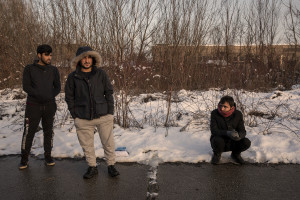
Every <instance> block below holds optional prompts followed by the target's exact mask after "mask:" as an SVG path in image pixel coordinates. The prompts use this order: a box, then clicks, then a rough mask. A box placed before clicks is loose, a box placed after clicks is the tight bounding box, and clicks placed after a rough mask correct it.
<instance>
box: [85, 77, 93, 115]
mask: <svg viewBox="0 0 300 200" xmlns="http://www.w3.org/2000/svg"><path fill="white" fill-rule="evenodd" d="M85 80H86V81H87V84H88V88H89V95H90V112H91V113H90V119H91V120H93V119H94V107H93V99H92V92H91V91H92V90H91V84H90V80H89V79H85Z"/></svg>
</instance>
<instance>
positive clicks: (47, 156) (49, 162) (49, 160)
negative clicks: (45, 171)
mask: <svg viewBox="0 0 300 200" xmlns="http://www.w3.org/2000/svg"><path fill="white" fill-rule="evenodd" d="M44 156H45V164H46V165H48V166H53V165H55V162H54V160H53V158H52V157H51V153H47V152H45V153H44Z"/></svg>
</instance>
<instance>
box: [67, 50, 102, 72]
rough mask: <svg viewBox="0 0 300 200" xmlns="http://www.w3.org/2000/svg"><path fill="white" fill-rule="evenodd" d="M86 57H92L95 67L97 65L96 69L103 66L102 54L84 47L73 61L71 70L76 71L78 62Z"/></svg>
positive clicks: (78, 51)
mask: <svg viewBox="0 0 300 200" xmlns="http://www.w3.org/2000/svg"><path fill="white" fill-rule="evenodd" d="M85 56H92V58H93V65H95V66H96V67H100V66H101V61H102V59H101V56H100V54H99V53H98V52H97V51H94V50H93V49H92V48H91V47H88V46H84V47H79V48H78V50H77V52H76V56H75V57H74V58H73V59H72V61H71V69H73V70H75V69H76V67H77V65H78V62H79V61H80V60H81V59H82V58H84V57H85Z"/></svg>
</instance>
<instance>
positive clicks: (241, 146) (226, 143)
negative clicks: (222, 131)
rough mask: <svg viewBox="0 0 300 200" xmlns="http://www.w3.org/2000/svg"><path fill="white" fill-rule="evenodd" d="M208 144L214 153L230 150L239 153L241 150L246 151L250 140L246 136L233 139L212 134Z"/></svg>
mask: <svg viewBox="0 0 300 200" xmlns="http://www.w3.org/2000/svg"><path fill="white" fill-rule="evenodd" d="M210 144H211V147H212V149H213V151H214V153H222V152H226V151H232V153H235V154H239V153H241V152H242V151H246V150H247V149H248V148H249V147H250V146H251V141H250V140H249V139H248V138H243V139H241V140H240V141H234V140H231V139H229V138H223V137H220V136H214V137H212V138H211V139H210Z"/></svg>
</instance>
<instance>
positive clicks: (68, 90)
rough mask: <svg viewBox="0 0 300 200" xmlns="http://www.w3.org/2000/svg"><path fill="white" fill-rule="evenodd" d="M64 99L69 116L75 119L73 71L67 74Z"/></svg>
mask: <svg viewBox="0 0 300 200" xmlns="http://www.w3.org/2000/svg"><path fill="white" fill-rule="evenodd" d="M65 100H66V102H67V104H68V109H69V111H70V114H71V116H72V117H73V118H74V119H75V118H76V116H75V88H74V77H73V73H71V74H70V75H69V76H68V79H67V82H66V85H65Z"/></svg>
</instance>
